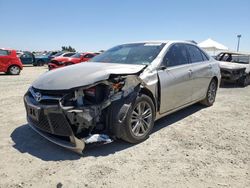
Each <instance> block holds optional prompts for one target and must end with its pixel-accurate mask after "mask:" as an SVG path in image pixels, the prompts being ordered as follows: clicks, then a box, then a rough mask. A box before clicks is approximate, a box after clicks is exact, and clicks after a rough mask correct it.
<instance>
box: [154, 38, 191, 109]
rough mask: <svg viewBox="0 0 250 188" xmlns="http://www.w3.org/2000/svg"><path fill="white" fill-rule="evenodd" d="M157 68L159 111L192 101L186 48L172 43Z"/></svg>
mask: <svg viewBox="0 0 250 188" xmlns="http://www.w3.org/2000/svg"><path fill="white" fill-rule="evenodd" d="M162 66H165V67H166V69H164V70H159V71H158V76H159V81H160V96H161V102H160V103H161V105H160V113H161V114H162V113H165V112H168V111H171V110H173V109H175V108H178V107H181V106H183V105H185V104H187V103H189V102H191V101H192V85H191V82H190V80H191V69H190V67H191V65H190V64H189V60H188V55H187V50H186V48H185V46H184V45H183V44H181V43H178V44H174V45H172V46H171V47H170V48H169V50H168V52H167V53H166V55H165V57H164V59H163V62H162Z"/></svg>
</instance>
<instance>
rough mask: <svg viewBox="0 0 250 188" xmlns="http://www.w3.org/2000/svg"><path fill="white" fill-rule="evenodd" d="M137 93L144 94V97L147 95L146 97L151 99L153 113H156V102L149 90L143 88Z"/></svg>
mask: <svg viewBox="0 0 250 188" xmlns="http://www.w3.org/2000/svg"><path fill="white" fill-rule="evenodd" d="M139 93H141V94H144V95H147V96H149V97H150V98H151V100H152V101H153V103H154V107H155V112H156V111H157V102H156V99H155V97H154V95H153V93H152V92H151V91H150V90H149V89H147V88H145V87H143V88H141V90H140V92H139Z"/></svg>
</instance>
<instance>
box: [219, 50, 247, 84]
mask: <svg viewBox="0 0 250 188" xmlns="http://www.w3.org/2000/svg"><path fill="white" fill-rule="evenodd" d="M215 59H216V60H218V61H220V69H221V76H222V80H223V81H226V82H237V83H238V84H240V85H241V86H243V87H245V86H247V85H248V84H250V54H248V53H240V52H228V51H227V52H221V53H219V54H218V55H217V56H216V57H215Z"/></svg>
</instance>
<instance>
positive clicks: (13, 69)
mask: <svg viewBox="0 0 250 188" xmlns="http://www.w3.org/2000/svg"><path fill="white" fill-rule="evenodd" d="M20 72H21V69H20V67H18V66H17V65H12V66H10V67H9V69H8V72H7V74H11V75H19V74H20Z"/></svg>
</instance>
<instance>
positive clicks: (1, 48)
mask: <svg viewBox="0 0 250 188" xmlns="http://www.w3.org/2000/svg"><path fill="white" fill-rule="evenodd" d="M0 49H1V50H9V51H12V50H13V49H10V48H0ZM14 51H15V50H14Z"/></svg>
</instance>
